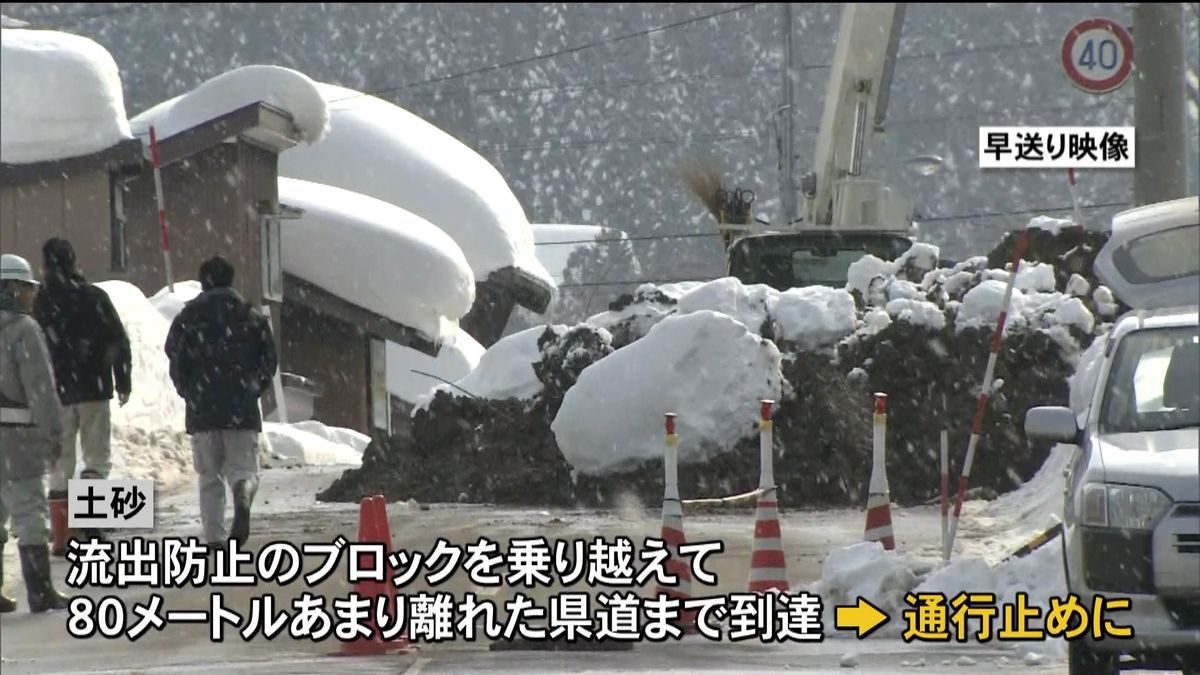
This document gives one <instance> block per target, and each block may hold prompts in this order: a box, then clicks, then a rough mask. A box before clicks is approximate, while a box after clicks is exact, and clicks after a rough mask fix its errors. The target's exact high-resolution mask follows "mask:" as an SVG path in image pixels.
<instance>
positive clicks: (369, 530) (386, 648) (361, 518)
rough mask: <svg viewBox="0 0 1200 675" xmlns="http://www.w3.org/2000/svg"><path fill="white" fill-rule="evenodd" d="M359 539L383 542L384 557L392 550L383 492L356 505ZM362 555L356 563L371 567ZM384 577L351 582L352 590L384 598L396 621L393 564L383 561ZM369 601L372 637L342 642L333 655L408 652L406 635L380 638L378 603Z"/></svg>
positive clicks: (367, 596) (369, 625)
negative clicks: (379, 579) (377, 613)
mask: <svg viewBox="0 0 1200 675" xmlns="http://www.w3.org/2000/svg"><path fill="white" fill-rule="evenodd" d="M358 541H359V543H371V544H374V543H379V544H383V555H384V557H385V558H386V557H387V555H388V554H389V553H390V552H391V549H392V535H391V531H390V530H389V528H388V523H387V503H386V502H385V501H384V499H383V496H382V495H375V496H373V497H364V498H363V500H362V502H361V503H360V504H359V507H358ZM359 555H360V557H361V558H362V559H361V560H360V562H359V567H360V568H362V569H369V568H370V566H371V560H370V554H369V553H360V554H359ZM383 569H384V579H383V581H375V580H371V579H367V580H363V581H359V582H357V583H355V584H354V590H355V592H356V593H358V594H359V596H360V597H365V598H372V599H374V598H378V597H381V596H382V597H385V598H387V600H386V604H387V609H388V611H387V612H386V615H387V616H391V617H393V618H394V619H395V620H397V621H398V620H400V618H399V616H398V614H397V609H398V608H397V605H396V586H395V584H393V583H392V566H391V564H389V563H388V562H387V561H386V560H385V562H384V565H383ZM375 602H378V601H374V600H373V602H372V605H371V611H370V614H371V615H370V616H369V617H368V618H367V621H366V624H367V627H368V628H370V629H371V637H369V638H365V637H360V638H358V639H357V640H353V641H350V642H343V643H342V648H341V651H339V652H337V653H336V654H334V656H372V655H376V654H395V653H398V652H404V651H408V650H409V649H411V648H412V645H411V643H410V642H409V641H408V638H407V637H406V636H403V635H402V636H399V637H396V638H393V639H391V640H384V639H383V638H381V637H380V634H379V633H380V630H379V627H378V626H377V625H376V624H375V617H376V611H375V608H376V607H377V605H375V604H374V603H375Z"/></svg>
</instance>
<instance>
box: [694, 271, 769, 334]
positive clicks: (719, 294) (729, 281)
mask: <svg viewBox="0 0 1200 675" xmlns="http://www.w3.org/2000/svg"><path fill="white" fill-rule="evenodd" d="M778 297H779V291H776V290H775V289H773V288H771V287H770V286H767V285H766V284H752V285H750V286H746V285H744V284H743V283H742V282H741V281H740V280H739V279H737V278H736V277H725V278H723V279H717V280H715V281H710V282H708V283H706V284H704V285H702V286H699V287H697V288H694V289H692V290H690V291H688V292H687V293H684V294H683V295H682V296H680V298H679V302H678V304H676V306H675V311H677V312H678V313H679V314H691V313H692V312H700V311H704V310H708V311H712V312H720V313H721V314H724V315H726V316H728V317H730V318H732V319H734V320H736V321H739V322H741V324H742V325H743V326H745V327H746V328H747V329H748V330H749V331H750V332H751V333H754V334H755V335H761V334H762V326H763V324H764V323H765V322H766V321H767V320H768V319H769V318H770V316H771V310H772V309H773V308H774V306H775V300H776V298H778Z"/></svg>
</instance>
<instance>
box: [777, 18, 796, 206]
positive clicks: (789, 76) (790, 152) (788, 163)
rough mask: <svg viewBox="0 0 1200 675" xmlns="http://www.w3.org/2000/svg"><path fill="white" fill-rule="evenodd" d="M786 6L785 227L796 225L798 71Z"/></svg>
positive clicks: (783, 110)
mask: <svg viewBox="0 0 1200 675" xmlns="http://www.w3.org/2000/svg"><path fill="white" fill-rule="evenodd" d="M782 4H783V22H782V23H783V69H782V70H783V106H782V107H780V109H779V124H778V127H777V128H778V130H779V199H780V208H781V210H782V211H783V213H782V216H783V223H782V224H783V226H784V227H787V226H789V225H791V224H792V223H793V222H795V221H796V182H795V180H794V178H793V173H794V171H795V166H796V151H795V140H796V136H795V131H794V126H795V124H794V122H795V119H796V108H795V93H794V90H793V85H794V83H795V82H794V77H795V74H796V73H795V68H794V58H793V54H792V52H793V49H792V3H790V2H785V3H782Z"/></svg>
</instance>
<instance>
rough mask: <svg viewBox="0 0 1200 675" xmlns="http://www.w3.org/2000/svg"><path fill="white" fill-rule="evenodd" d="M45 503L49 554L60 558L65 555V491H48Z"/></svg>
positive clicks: (67, 514) (66, 512)
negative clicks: (47, 516)
mask: <svg viewBox="0 0 1200 675" xmlns="http://www.w3.org/2000/svg"><path fill="white" fill-rule="evenodd" d="M47 496H48V499H47V502H48V503H49V505H50V540H51V542H50V543H51V547H50V548H51V553H53V554H54V555H55V556H57V557H59V558H61V557H63V556H65V555H67V534H68V527H67V521H68V516H69V509H68V508H67V491H66V490H50V493H49V495H47Z"/></svg>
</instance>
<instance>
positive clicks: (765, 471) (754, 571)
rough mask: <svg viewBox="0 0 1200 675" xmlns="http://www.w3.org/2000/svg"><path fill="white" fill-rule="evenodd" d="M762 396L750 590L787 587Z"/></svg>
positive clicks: (768, 405) (769, 429) (769, 424)
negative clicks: (757, 490) (758, 494)
mask: <svg viewBox="0 0 1200 675" xmlns="http://www.w3.org/2000/svg"><path fill="white" fill-rule="evenodd" d="M774 403H775V402H774V401H769V400H764V401H762V406H761V415H760V419H759V455H760V462H761V467H760V469H759V480H758V487H759V489H761V490H765V492H763V493H762V494H761V495H760V496H759V498H758V506H757V508H756V509H755V511H754V546H753V548H752V549H751V553H750V592H751V593H763V592H766V591H780V592H783V593H786V592H787V591H788V588H789V586H788V580H787V556H786V555H784V552H783V532H782V530H781V529H780V527H779V507H778V504H777V502H776V500H775V492H776V490H775V466H774V465H775V456H774V447H775V440H774V431H773V428H772V422H771V406H772V405H773V404H774Z"/></svg>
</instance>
